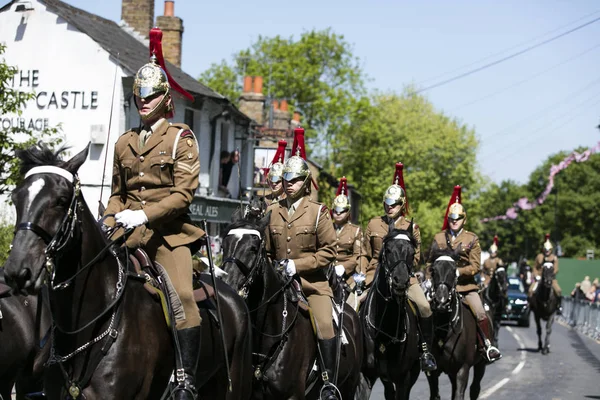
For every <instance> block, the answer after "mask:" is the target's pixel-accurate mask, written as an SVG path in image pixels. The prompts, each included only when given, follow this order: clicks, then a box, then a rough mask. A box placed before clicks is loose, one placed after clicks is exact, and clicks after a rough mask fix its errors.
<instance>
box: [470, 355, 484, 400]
mask: <svg viewBox="0 0 600 400" xmlns="http://www.w3.org/2000/svg"><path fill="white" fill-rule="evenodd" d="M483 375H485V363H484V362H479V363H477V364H475V365H474V366H473V382H472V383H471V388H470V389H469V395H470V398H471V400H476V399H477V398H478V397H479V393H480V392H481V380H482V379H483Z"/></svg>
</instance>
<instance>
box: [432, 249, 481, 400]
mask: <svg viewBox="0 0 600 400" xmlns="http://www.w3.org/2000/svg"><path fill="white" fill-rule="evenodd" d="M460 251H461V248H460V247H459V248H457V249H455V250H451V249H444V250H440V249H438V248H436V246H435V245H434V248H433V249H432V259H433V260H435V261H434V262H433V264H432V265H431V278H432V290H433V300H432V303H431V310H432V311H433V319H434V326H435V337H434V343H436V345H434V346H433V349H432V350H433V354H434V356H435V359H436V361H437V364H438V369H437V370H436V371H434V372H431V374H430V375H428V376H427V380H428V381H429V390H430V399H431V400H439V399H440V392H439V383H438V381H439V376H440V374H441V373H442V372H445V373H446V374H447V375H448V377H449V378H450V383H451V384H452V400H463V399H464V396H465V390H466V388H467V384H468V382H469V371H470V369H471V367H473V371H474V374H473V382H472V383H471V388H470V397H471V400H473V399H477V398H478V397H479V393H480V391H481V380H482V379H483V375H484V374H485V367H486V364H485V360H484V359H483V356H482V355H481V354H480V352H479V351H478V350H477V320H476V318H475V315H474V314H473V313H472V312H471V310H470V309H469V308H468V307H467V306H466V305H465V304H464V303H463V302H462V300H461V297H460V294H459V293H458V292H457V291H456V260H458V258H459V254H460Z"/></svg>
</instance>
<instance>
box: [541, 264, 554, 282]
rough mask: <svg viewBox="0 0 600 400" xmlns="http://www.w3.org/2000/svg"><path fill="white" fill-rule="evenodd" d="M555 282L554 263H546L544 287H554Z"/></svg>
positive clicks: (544, 267)
mask: <svg viewBox="0 0 600 400" xmlns="http://www.w3.org/2000/svg"><path fill="white" fill-rule="evenodd" d="M553 280H554V263H552V262H544V265H543V266H542V285H543V286H544V287H546V288H550V287H552V281H553Z"/></svg>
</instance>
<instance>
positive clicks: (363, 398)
mask: <svg viewBox="0 0 600 400" xmlns="http://www.w3.org/2000/svg"><path fill="white" fill-rule="evenodd" d="M376 380H377V378H375V379H373V380H372V381H371V380H370V379H368V378H367V377H366V376H365V375H364V374H363V373H362V372H361V373H360V376H359V379H358V386H357V388H356V393H355V394H354V400H368V399H369V397H371V391H372V390H373V385H374V384H375V381H376Z"/></svg>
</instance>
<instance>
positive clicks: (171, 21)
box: [153, 0, 183, 68]
mask: <svg viewBox="0 0 600 400" xmlns="http://www.w3.org/2000/svg"><path fill="white" fill-rule="evenodd" d="M153 3H154V2H153ZM156 26H158V27H159V28H160V29H161V30H162V31H163V41H162V42H163V54H164V56H165V59H166V60H167V61H169V62H170V63H171V64H173V65H175V66H177V67H178V68H181V38H182V36H183V21H182V20H181V18H179V17H176V16H175V1H174V0H165V12H164V15H162V16H159V17H157V18H156Z"/></svg>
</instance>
